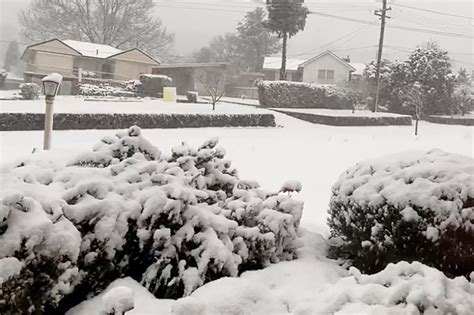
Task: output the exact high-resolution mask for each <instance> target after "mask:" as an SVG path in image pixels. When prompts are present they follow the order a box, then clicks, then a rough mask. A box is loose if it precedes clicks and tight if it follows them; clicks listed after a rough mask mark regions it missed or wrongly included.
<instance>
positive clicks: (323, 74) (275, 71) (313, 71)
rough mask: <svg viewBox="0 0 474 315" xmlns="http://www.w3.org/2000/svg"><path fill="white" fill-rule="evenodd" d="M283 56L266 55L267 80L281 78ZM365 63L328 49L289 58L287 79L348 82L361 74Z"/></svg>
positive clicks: (265, 72) (323, 82) (264, 70)
mask: <svg viewBox="0 0 474 315" xmlns="http://www.w3.org/2000/svg"><path fill="white" fill-rule="evenodd" d="M280 66H281V57H265V61H264V63H263V72H264V74H265V79H266V80H279V78H280ZM364 67H365V65H364V64H361V63H351V62H350V61H349V59H348V58H340V57H338V56H336V55H335V54H334V53H333V52H331V51H329V50H327V51H325V52H323V53H321V54H319V55H317V56H315V57H313V58H310V59H307V60H303V59H287V80H288V81H298V82H307V83H318V84H336V83H338V82H347V81H350V80H351V79H353V78H354V77H357V76H361V75H362V72H363V69H364Z"/></svg>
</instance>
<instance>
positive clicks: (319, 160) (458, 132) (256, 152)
mask: <svg viewBox="0 0 474 315" xmlns="http://www.w3.org/2000/svg"><path fill="white" fill-rule="evenodd" d="M224 106H225V105H224ZM236 106H238V105H236ZM241 107H244V106H238V108H241ZM244 108H246V107H244ZM275 117H276V123H277V125H282V126H283V128H199V129H145V130H143V135H144V136H145V137H146V138H147V139H149V140H150V141H152V143H154V144H155V145H157V146H158V147H159V148H160V150H162V151H163V152H169V150H170V149H171V148H172V147H174V146H176V145H178V144H180V143H181V142H182V141H185V142H187V143H188V144H190V145H192V146H199V145H200V144H201V143H203V142H204V141H205V140H208V139H209V138H211V137H215V136H218V137H219V139H220V141H219V143H220V145H222V146H223V147H224V148H226V150H227V158H229V159H230V160H231V161H232V162H233V164H234V166H235V167H237V168H238V169H239V170H240V177H241V178H243V179H253V180H257V181H258V182H259V183H260V184H261V185H262V187H266V188H268V189H279V188H280V186H281V185H282V184H283V182H284V181H285V180H287V179H297V180H300V181H301V182H302V184H303V190H302V193H301V198H302V199H303V200H304V201H305V209H304V211H303V220H302V225H303V226H305V227H307V228H309V229H311V230H313V231H317V232H319V233H322V234H326V233H327V232H328V228H327V226H326V216H327V213H326V211H327V209H328V202H329V197H330V194H331V186H332V185H333V184H334V183H335V182H336V181H337V179H338V178H339V176H340V175H341V173H342V172H344V171H345V170H346V169H347V168H348V167H350V166H352V165H354V164H355V163H357V162H358V161H361V160H364V159H368V158H374V157H378V156H382V155H386V154H390V153H396V152H400V151H405V150H429V149H432V148H439V149H442V150H444V151H447V152H452V153H459V154H463V155H467V156H474V151H473V136H474V128H473V127H465V126H452V125H440V124H432V123H427V122H420V129H419V132H420V133H419V136H418V137H415V136H414V135H413V126H383V127H333V126H325V125H316V124H312V123H307V122H304V121H301V120H298V119H295V118H291V117H288V116H286V115H283V114H278V113H275ZM115 132H116V131H113V130H81V131H79V130H70V131H54V135H53V144H52V146H53V150H52V151H51V152H38V153H37V154H34V155H33V157H34V158H44V157H48V158H51V159H53V160H56V161H59V162H61V163H65V162H66V161H67V160H69V159H70V158H71V157H72V156H74V154H77V153H79V152H83V151H84V150H88V149H90V148H92V146H93V145H94V144H96V143H97V142H98V141H99V140H100V138H102V137H103V136H107V135H113V134H114V133H115ZM42 137H43V133H42V132H41V131H15V132H1V133H0V141H1V142H0V147H1V155H0V162H2V164H4V163H6V164H5V165H4V167H3V171H7V169H8V168H7V166H8V164H10V163H14V162H18V161H20V160H21V159H23V158H25V157H27V156H30V155H31V152H32V151H33V149H34V148H41V146H42ZM276 168H277V169H279V171H278V172H275V169H276Z"/></svg>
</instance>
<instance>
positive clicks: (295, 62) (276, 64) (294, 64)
mask: <svg viewBox="0 0 474 315" xmlns="http://www.w3.org/2000/svg"><path fill="white" fill-rule="evenodd" d="M305 61H306V60H304V59H287V60H286V69H287V70H294V71H296V70H298V67H299V65H300V64H302V63H303V62H305ZM280 67H281V57H265V60H264V62H263V69H272V70H279V69H280Z"/></svg>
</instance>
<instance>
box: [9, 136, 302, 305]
mask: <svg viewBox="0 0 474 315" xmlns="http://www.w3.org/2000/svg"><path fill="white" fill-rule="evenodd" d="M45 168H46V169H45ZM45 172H46V173H45ZM11 175H12V178H14V179H9V181H7V183H6V185H8V186H9V187H11V188H9V190H8V191H7V192H5V193H1V194H0V198H2V199H1V200H2V202H3V204H4V205H6V207H3V208H1V212H0V222H3V221H5V220H4V219H2V218H7V220H6V222H7V223H6V225H5V223H0V231H1V233H2V234H0V246H6V245H4V244H7V245H8V244H10V242H9V241H7V242H6V243H5V242H2V241H3V240H10V239H13V240H15V242H16V243H14V244H15V246H14V247H12V246H13V245H8V246H9V250H3V249H2V248H1V247H0V255H3V256H0V258H8V259H10V260H9V262H8V264H11V262H12V261H13V260H11V259H12V258H14V259H16V260H17V261H16V260H14V261H13V262H15V263H16V265H17V267H16V268H9V270H10V271H8V272H6V273H5V275H3V273H0V279H4V278H7V280H6V282H4V283H3V284H2V286H1V289H2V290H7V291H5V292H7V295H6V296H7V299H8V301H7V300H5V301H1V303H0V310H1V309H2V308H1V307H4V308H6V307H8V305H13V306H12V307H13V308H12V310H15V308H16V309H17V310H19V311H20V312H26V311H25V310H27V308H25V307H26V306H28V307H29V304H33V305H34V306H35V307H39V305H38V304H34V303H36V302H37V301H43V302H41V303H44V304H41V305H47V306H48V307H53V308H54V307H55V306H56V305H57V304H58V303H59V305H58V308H57V309H56V311H58V310H59V312H61V311H63V310H67V309H68V307H71V306H73V305H75V304H76V303H78V302H80V301H81V300H83V299H84V298H85V297H86V296H87V295H88V294H97V293H98V292H100V291H101V290H102V289H104V288H105V287H106V286H107V285H109V284H110V283H111V282H112V281H113V280H115V279H117V278H121V277H126V276H130V277H132V278H134V279H135V280H137V281H140V282H141V283H142V284H143V285H144V286H145V287H146V288H147V289H148V290H149V291H150V292H152V293H153V294H155V295H156V296H157V297H170V298H177V297H182V296H186V295H189V294H191V292H193V291H194V290H195V289H196V288H198V287H200V286H201V285H203V284H204V283H206V282H209V281H211V280H215V279H218V278H221V277H225V276H231V277H234V276H237V275H238V274H239V273H241V272H243V271H245V270H249V269H256V268H262V267H264V266H266V265H268V264H270V263H272V262H277V261H280V260H289V259H292V258H294V257H295V255H296V254H295V252H296V248H297V247H298V240H297V238H298V235H297V229H298V226H299V222H300V218H301V214H302V208H303V205H302V202H301V201H298V200H296V199H294V196H293V194H294V192H295V191H299V190H300V189H301V184H299V183H298V182H295V181H291V182H288V183H286V184H285V185H284V186H283V187H284V188H282V191H281V192H275V193H270V192H266V191H264V190H262V189H260V188H259V187H258V184H257V183H255V182H252V181H244V180H240V179H239V178H238V176H237V171H236V170H235V169H234V168H233V167H232V166H231V162H230V161H228V160H226V159H225V150H224V149H223V148H220V147H217V139H211V140H209V141H207V142H205V143H204V144H203V145H202V146H200V147H199V148H192V147H190V146H188V145H186V144H184V143H183V144H181V145H179V146H177V147H175V148H173V149H172V153H171V155H170V156H168V157H165V156H163V155H161V153H160V151H159V150H158V148H156V147H154V146H153V145H152V144H151V143H150V142H148V141H147V140H146V139H144V138H143V136H142V134H141V130H140V128H138V127H131V128H129V129H128V130H127V131H125V132H120V133H119V134H117V135H116V136H115V137H106V138H104V139H103V140H102V142H100V143H99V144H98V145H97V146H95V147H94V150H93V151H92V152H88V153H84V154H82V155H80V156H78V157H77V158H75V159H73V160H72V161H71V163H70V164H69V165H68V166H65V167H62V168H59V169H48V168H47V167H45V166H44V165H43V166H41V167H37V166H33V165H29V164H28V163H26V164H25V163H23V164H22V165H20V167H18V168H15V169H13V170H12V174H11ZM31 191H37V193H34V194H33V193H31ZM18 193H28V194H27V197H28V198H27V199H26V200H28V205H30V204H31V205H33V206H34V207H33V209H34V212H31V211H29V212H27V213H28V214H29V213H30V212H31V213H35V215H36V216H37V217H38V219H36V220H17V219H15V216H16V215H17V212H18V213H20V214H21V213H23V212H21V211H23V210H21V209H23V208H24V207H23V206H21V205H22V203H21V202H20V201H19V200H21V199H18V198H17V197H15V196H17V195H18ZM25 198H26V197H25ZM15 207H20V210H17V209H16V208H15ZM25 207H26V206H25ZM40 219H41V220H40ZM24 222H27V223H28V222H30V223H29V224H31V225H35V226H36V225H40V226H41V229H40V228H36V227H35V226H33V227H29V226H28V229H26V230H25V233H35V234H34V236H35V237H31V239H32V240H29V239H28V238H26V239H25V243H24V246H23V243H21V242H20V241H19V239H21V233H20V234H18V233H19V231H23V230H22V228H23V227H27V225H26V223H24ZM43 225H44V226H45V227H44V228H43ZM46 227H47V229H46ZM35 231H39V232H41V233H43V234H38V233H39V232H35ZM27 235H30V234H27ZM50 243H51V247H50V246H49V245H50ZM63 243H64V245H68V246H67V247H66V246H65V249H64V250H63V249H62V247H61V246H62V245H63ZM30 244H31V245H34V244H39V245H38V246H37V247H31V246H30ZM53 245H54V246H53ZM10 247H12V248H11V249H10ZM66 249H67V250H66ZM35 250H36V251H35ZM23 251H27V252H26V253H23ZM31 251H33V254H34V255H30V253H31ZM70 252H71V253H70ZM43 253H45V254H43ZM30 256H31V257H36V259H37V260H34V262H35V263H37V264H39V267H37V266H36V265H34V264H32V263H30V260H29V259H30V258H29V257H30ZM32 259H33V258H32ZM1 265H2V262H1V260H0V266H1ZM30 265H31V266H32V267H31V268H30V269H31V272H30V269H28V268H29V266H30ZM18 266H22V267H21V270H20V271H18V269H19V267H18ZM23 266H24V267H23ZM46 266H48V268H47V269H46V270H43V269H42V268H43V267H44V268H46ZM51 266H54V267H53V268H52V267H51ZM43 278H46V279H47V280H48V281H47V282H45V283H43V282H41V287H42V290H37V291H35V292H34V294H33V293H32V294H31V296H32V297H33V296H34V297H38V298H37V299H35V301H36V302H35V301H33V302H31V303H30V302H28V303H29V304H28V305H25V307H24V306H23V304H19V303H20V302H21V303H23V301H25V299H26V298H25V296H29V294H30V293H29V292H30V291H28V290H26V289H22V283H23V282H27V283H33V284H34V285H36V283H39V281H44V280H42V279H43ZM15 279H20V280H21V281H16V280H15ZM33 287H35V286H33ZM13 292H17V293H16V295H15V296H13V297H11V298H10V295H11V294H13ZM18 292H19V293H18ZM23 292H25V294H23ZM66 294H67V295H66ZM64 295H66V296H64ZM63 296H64V297H63ZM13 298H17V299H19V301H18V302H17V304H10V302H9V301H10V300H11V299H13ZM7 310H9V309H7ZM108 311H110V309H109V310H108ZM115 311H116V310H115V309H114V312H115Z"/></svg>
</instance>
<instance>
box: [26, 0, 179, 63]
mask: <svg viewBox="0 0 474 315" xmlns="http://www.w3.org/2000/svg"><path fill="white" fill-rule="evenodd" d="M154 9H155V4H154V3H153V0H32V3H31V5H30V7H29V8H27V9H25V10H22V11H21V12H20V15H19V20H20V24H21V26H22V35H23V36H24V37H25V38H26V39H29V40H32V41H40V40H46V39H51V38H54V37H57V38H60V39H75V40H81V41H90V42H93V43H99V44H106V45H111V46H114V47H116V48H121V49H127V48H133V47H138V48H140V49H143V50H145V51H147V52H149V53H152V54H157V55H159V54H162V53H163V52H164V51H165V50H166V49H167V48H169V46H170V45H171V44H172V42H173V40H174V35H173V34H170V33H168V32H167V30H166V28H165V27H164V25H163V22H162V21H161V19H159V18H158V17H155V16H153V12H154Z"/></svg>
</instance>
